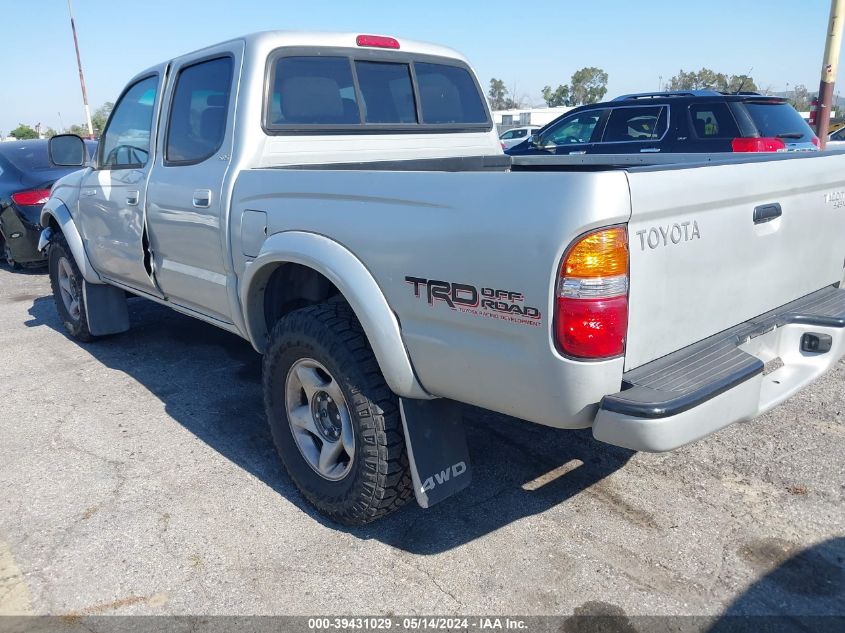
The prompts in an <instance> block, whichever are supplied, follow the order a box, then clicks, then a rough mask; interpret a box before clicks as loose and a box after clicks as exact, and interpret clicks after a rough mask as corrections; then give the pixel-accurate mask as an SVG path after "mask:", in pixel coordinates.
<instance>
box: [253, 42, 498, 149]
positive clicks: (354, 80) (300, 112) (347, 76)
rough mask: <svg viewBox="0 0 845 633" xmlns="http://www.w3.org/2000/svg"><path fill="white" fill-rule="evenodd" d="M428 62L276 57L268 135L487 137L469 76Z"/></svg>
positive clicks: (339, 55) (331, 55) (331, 53)
mask: <svg viewBox="0 0 845 633" xmlns="http://www.w3.org/2000/svg"><path fill="white" fill-rule="evenodd" d="M358 57H361V58H358ZM430 59H432V58H425V61H423V60H420V59H418V58H414V57H412V56H409V55H407V54H406V55H396V54H394V55H391V56H390V58H383V57H379V56H378V55H373V54H372V53H369V52H368V53H366V54H363V53H359V52H358V51H355V52H353V53H350V52H349V51H346V50H344V49H331V50H327V51H326V53H325V54H323V55H319V56H317V55H313V54H312V55H297V54H292V53H288V54H285V53H280V54H277V55H276V56H275V57H271V60H270V66H269V72H268V85H267V98H266V103H265V113H264V127H265V129H266V130H267V131H268V132H270V133H276V134H284V133H286V132H312V133H319V132H321V131H326V132H344V131H348V132H350V133H355V132H365V131H367V130H370V129H373V130H382V131H393V130H395V131H402V132H414V131H417V132H423V131H426V130H432V131H434V130H437V129H449V130H454V129H484V130H489V129H490V128H491V125H492V124H491V122H490V119H489V115H488V113H487V108H486V106H485V103H484V98H483V96H482V94H481V91H480V88H479V86H478V84H477V83H476V81H475V79H474V78H473V76H472V74H471V73H470V71H469V69H467V68H465V67H464V66H462V65H457V64H454V63H436V62H434V61H429V60H430Z"/></svg>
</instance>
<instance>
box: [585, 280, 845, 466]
mask: <svg viewBox="0 0 845 633" xmlns="http://www.w3.org/2000/svg"><path fill="white" fill-rule="evenodd" d="M805 334H814V335H817V336H821V337H822V338H825V337H828V336H829V337H830V349H829V350H828V351H826V352H813V351H806V350H803V349H802V340H803V337H804V335H805ZM843 355H845V290H840V289H839V288H836V287H832V286H831V287H829V288H824V289H822V290H820V291H818V292H815V293H813V294H811V295H809V296H807V297H804V298H803V299H799V300H798V301H794V302H792V303H789V304H787V305H785V306H782V307H781V308H778V309H777V310H773V311H771V312H769V313H767V314H764V315H761V316H759V317H757V318H755V319H751V320H750V321H747V322H746V323H742V324H740V325H738V326H736V327H734V328H731V329H730V330H727V331H725V332H722V333H720V334H717V335H715V336H712V337H710V338H708V339H705V340H703V341H700V342H699V343H696V344H694V345H691V346H690V347H688V348H685V349H682V350H679V351H677V352H674V353H673V354H669V355H668V356H665V357H663V358H661V359H658V360H656V361H653V362H651V363H648V364H646V365H643V366H642V367H638V368H636V369H634V370H632V371H630V372H627V373H626V374H624V376H623V385H624V387H626V388H625V389H624V390H623V391H620V392H619V393H616V394H613V395H610V396H605V397H604V398H603V399H602V402H601V404H600V407H599V412H598V414H597V416H596V419H595V422H594V424H593V435H594V436H595V438H596V439H598V440H601V441H603V442H607V443H609V444H615V445H617V446H624V447H626V448H630V449H633V450H639V451H651V452H661V451H669V450H672V449H674V448H678V447H680V446H683V445H684V444H688V443H690V442H693V441H695V440H697V439H700V438H702V437H705V436H706V435H709V434H710V433H713V432H714V431H718V430H719V429H721V428H724V427H725V426H728V425H729V424H732V423H734V422H740V421H743V420H750V419H751V418H754V417H756V416H758V415H760V414H762V413H764V412H766V411H768V410H769V409H771V408H772V407H775V406H777V405H778V404H780V403H781V402H783V401H784V400H786V399H787V398H789V397H790V396H792V395H793V394H794V393H796V392H797V391H798V390H800V389H801V388H803V387H804V386H806V385H808V384H810V383H811V382H813V381H814V380H815V379H816V378H818V377H819V376H821V375H822V374H824V373H825V372H826V371H828V370H829V369H830V368H831V367H833V365H834V364H835V363H836V362H837V361H838V360H839V359H840V358H841V357H842V356H843Z"/></svg>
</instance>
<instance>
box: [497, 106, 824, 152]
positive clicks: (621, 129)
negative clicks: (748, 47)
mask: <svg viewBox="0 0 845 633" xmlns="http://www.w3.org/2000/svg"><path fill="white" fill-rule="evenodd" d="M818 148H819V139H818V138H817V137H816V135H815V134H814V133H813V130H812V129H811V128H810V126H809V125H808V124H807V122H806V121H804V119H802V118H801V115H800V114H798V112H796V110H795V108H793V107H792V106H791V105H790V104H789V102H788V101H787V100H786V99H783V98H780V97H766V96H763V95H760V94H757V93H750V92H742V93H737V94H726V93H721V92H715V91H712V90H694V91H685V92H655V93H644V94H634V95H625V96H622V97H618V98H617V99H614V100H613V101H608V102H605V103H595V104H591V105H586V106H581V107H579V108H575V109H574V110H570V111H569V112H567V113H566V114H564V115H563V116H561V117H559V118H557V119H555V120H554V121H552V122H551V123H549V124H548V125H546V126H545V127H543V128H542V129H541V130H540V131H539V132H537V133H536V134H534V135H533V136H532V137H531V138H530V139H528V140H526V141H524V142H522V143H520V144H519V145H515V146H513V147H511V148H509V149H507V150H506V151H505V153H506V154H509V155H511V156H527V155H543V154H639V153H656V152H663V153H718V152H783V151H816V150H818Z"/></svg>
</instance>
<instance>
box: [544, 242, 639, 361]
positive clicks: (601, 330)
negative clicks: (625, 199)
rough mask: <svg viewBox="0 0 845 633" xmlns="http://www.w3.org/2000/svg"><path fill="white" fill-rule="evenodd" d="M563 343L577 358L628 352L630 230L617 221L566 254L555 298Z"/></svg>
mask: <svg viewBox="0 0 845 633" xmlns="http://www.w3.org/2000/svg"><path fill="white" fill-rule="evenodd" d="M554 328H555V339H556V342H557V346H558V349H559V350H560V351H561V352H562V353H564V354H566V355H567V356H573V357H576V358H588V359H600V358H612V357H614V356H619V355H621V354H623V353H624V352H625V335H626V333H627V329H628V233H627V231H626V230H625V227H622V226H614V227H611V228H607V229H600V230H598V231H593V232H592V233H588V234H587V235H585V236H583V237H581V238H580V239H579V240H578V241H577V242H575V243H574V244H573V245H572V246H571V247H570V248H569V251H568V252H567V253H566V255H565V256H564V258H563V262H562V263H561V266H560V274H559V276H558V286H557V296H556V298H555V325H554Z"/></svg>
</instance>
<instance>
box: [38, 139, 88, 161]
mask: <svg viewBox="0 0 845 633" xmlns="http://www.w3.org/2000/svg"><path fill="white" fill-rule="evenodd" d="M48 149H49V153H50V162H51V163H53V164H54V165H55V166H56V167H84V166H85V163H86V162H87V160H88V152H87V151H85V141H83V140H82V139H81V138H80V137H78V136H77V135H76V134H59V135H58V136H54V137H53V138H51V139H50V141H49V144H48Z"/></svg>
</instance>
